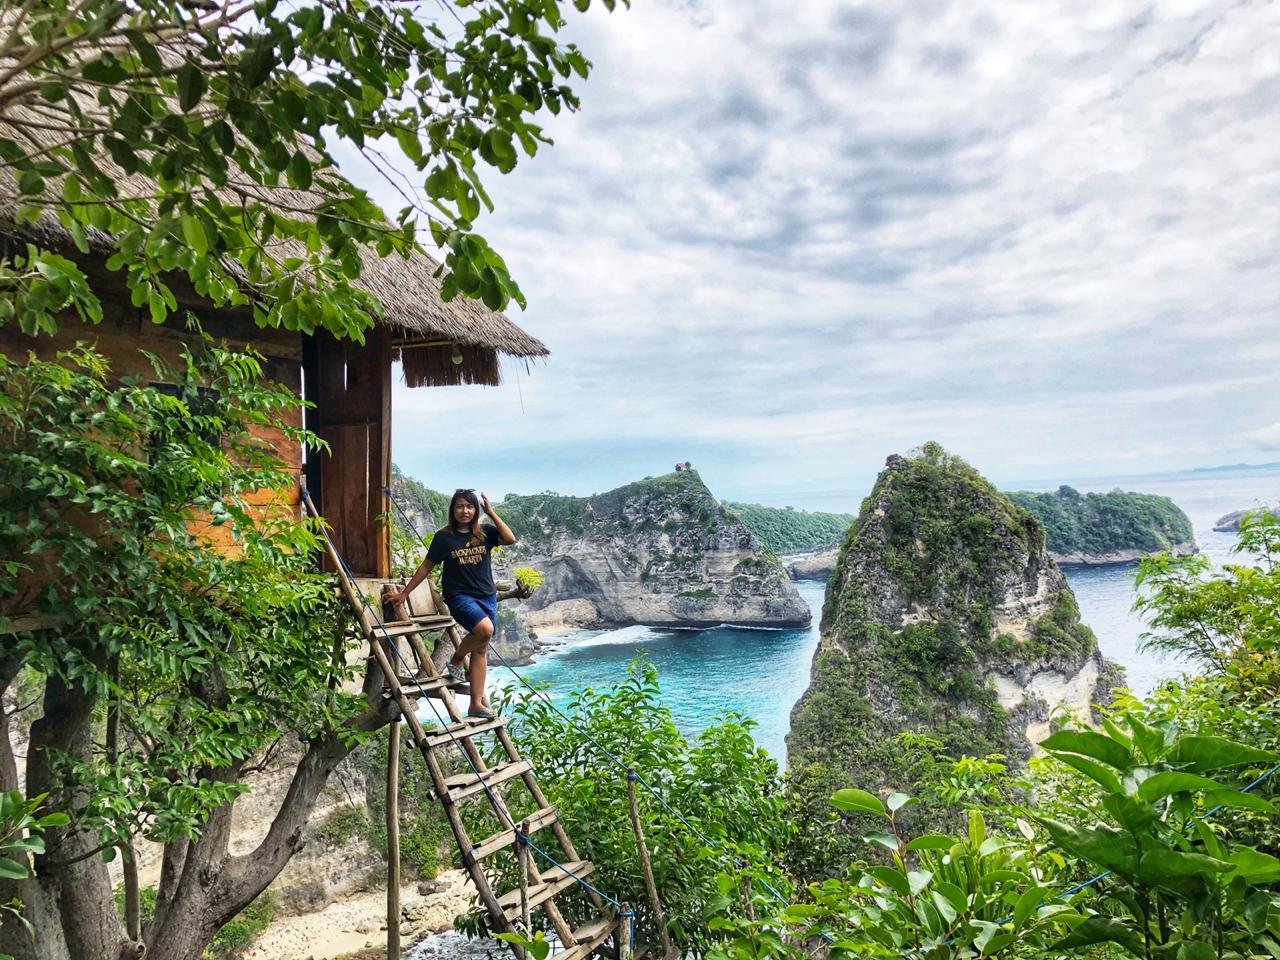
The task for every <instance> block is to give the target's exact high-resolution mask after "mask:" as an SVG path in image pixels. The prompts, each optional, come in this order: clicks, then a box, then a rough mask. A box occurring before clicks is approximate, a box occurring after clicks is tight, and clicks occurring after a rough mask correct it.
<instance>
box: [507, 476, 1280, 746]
mask: <svg viewBox="0 0 1280 960" xmlns="http://www.w3.org/2000/svg"><path fill="white" fill-rule="evenodd" d="M1056 486H1057V485H1056V484H1054V485H1052V486H1050V487H1048V488H1047V489H1053V488H1055V487H1056ZM1072 486H1075V487H1076V488H1077V489H1079V490H1081V491H1084V492H1088V491H1093V490H1099V491H1104V490H1111V489H1113V488H1115V487H1121V488H1122V489H1125V490H1137V491H1141V492H1146V493H1158V494H1161V495H1164V496H1168V497H1172V498H1173V500H1174V502H1175V503H1177V504H1178V506H1180V507H1181V508H1182V509H1183V510H1184V511H1185V512H1186V513H1187V515H1188V516H1189V517H1190V518H1191V522H1192V525H1193V527H1194V529H1195V535H1196V542H1197V543H1198V544H1199V545H1200V547H1201V549H1202V551H1203V552H1204V553H1205V554H1206V555H1207V556H1208V557H1209V559H1210V560H1211V561H1213V562H1214V563H1216V564H1221V563H1223V562H1224V561H1226V560H1228V559H1229V558H1230V556H1231V547H1232V546H1233V545H1234V543H1235V537H1234V535H1232V534H1222V533H1214V532H1213V529H1212V528H1213V522H1214V521H1215V520H1216V519H1217V518H1218V517H1220V516H1222V515H1223V514H1225V513H1229V512H1231V511H1233V510H1239V509H1243V508H1246V507H1250V506H1254V505H1256V504H1257V503H1259V502H1268V503H1272V504H1275V503H1277V502H1280V472H1277V471H1274V470H1268V471H1232V472H1230V473H1221V474H1219V473H1214V474H1191V475H1180V476H1171V477H1157V478H1149V477H1148V478H1144V477H1133V478H1124V477H1119V478H1103V479H1100V480H1096V481H1078V482H1077V481H1073V482H1072ZM1133 576H1134V568H1133V567H1095V568H1075V569H1069V570H1068V571H1067V579H1068V580H1069V582H1070V583H1071V587H1072V589H1073V590H1074V591H1075V595H1076V599H1077V601H1078V602H1079V604H1080V612H1081V617H1082V619H1083V620H1084V622H1085V623H1087V624H1089V626H1091V627H1092V628H1093V630H1094V632H1095V633H1096V634H1097V635H1098V643H1099V646H1100V647H1101V648H1102V652H1103V654H1104V655H1106V656H1107V657H1108V658H1109V659H1112V660H1115V661H1116V662H1118V663H1119V664H1120V665H1121V666H1123V667H1124V668H1125V671H1126V676H1127V680H1128V684H1129V686H1130V688H1132V689H1133V690H1134V691H1135V692H1136V693H1138V694H1145V693H1148V692H1149V691H1150V690H1151V689H1152V688H1153V687H1154V686H1155V685H1156V684H1157V683H1159V682H1160V681H1161V680H1163V679H1165V678H1167V677H1170V676H1176V675H1178V674H1180V673H1182V672H1183V669H1184V667H1183V665H1182V664H1179V663H1177V662H1176V661H1173V660H1170V659H1167V658H1161V657H1158V656H1156V655H1154V654H1152V653H1149V652H1143V651H1141V650H1140V649H1139V646H1140V638H1141V634H1142V633H1143V631H1144V630H1145V625H1144V624H1143V622H1142V620H1141V618H1140V617H1138V616H1137V615H1136V614H1135V613H1133V612H1132V610H1131V607H1132V604H1133V597H1134V594H1133ZM797 587H798V588H799V590H800V595H801V596H802V597H803V598H804V600H805V601H806V602H807V603H808V604H809V606H810V608H811V609H812V610H813V614H814V616H813V624H812V625H811V626H810V627H809V628H807V629H803V630H744V629H740V628H734V627H716V628H713V629H710V630H698V631H689V630H662V629H656V628H653V627H627V628H625V629H622V630H612V631H605V632H599V631H597V632H584V633H580V634H575V635H572V636H569V637H564V638H558V639H557V640H556V642H557V643H559V644H561V645H560V646H558V647H556V648H554V649H551V650H548V651H547V652H545V653H544V654H542V655H540V658H539V660H538V662H537V663H535V664H533V665H532V666H529V667H523V668H521V672H522V673H523V674H524V675H525V676H526V677H527V678H528V679H529V680H531V681H533V682H545V683H549V684H550V685H551V687H552V695H553V696H554V697H559V698H561V699H563V697H564V696H565V694H566V693H567V692H568V691H570V690H572V689H574V688H576V687H582V686H593V687H597V688H604V687H608V686H610V685H611V684H613V683H616V682H617V681H618V679H619V678H620V677H622V676H623V674H624V672H625V670H626V667H627V663H628V662H629V661H630V660H631V659H632V658H633V657H635V656H637V655H638V654H639V653H641V652H644V653H647V654H648V656H649V658H650V659H651V660H652V661H653V663H654V664H655V665H656V666H657V668H658V673H659V680H660V682H661V684H662V690H663V696H664V699H665V702H666V703H667V704H668V706H670V708H671V711H672V713H673V714H674V716H675V719H676V722H677V724H678V725H679V726H680V728H681V730H682V731H683V732H684V733H685V734H686V735H690V736H691V735H694V734H696V733H697V731H698V730H700V729H702V728H703V727H705V726H706V725H707V724H708V723H709V722H710V721H711V720H712V718H713V717H715V716H716V715H717V714H722V713H724V712H725V711H729V710H733V711H737V712H739V713H742V714H745V715H746V716H748V717H751V718H752V719H754V720H755V721H756V722H757V724H758V728H757V730H756V741H757V742H758V743H759V744H760V745H761V746H763V747H764V748H765V749H767V750H768V751H769V752H770V754H772V755H773V756H774V757H776V758H777V759H778V760H779V761H780V762H781V761H783V760H784V758H785V756H786V746H785V738H786V734H787V729H788V727H789V725H790V714H791V708H792V707H793V706H794V705H795V702H796V700H797V699H799V697H800V695H801V694H802V693H803V692H804V690H805V688H806V687H807V686H808V683H809V667H810V663H811V661H812V659H813V651H814V649H815V648H816V646H817V642H818V620H819V619H820V617H821V611H822V599H823V593H824V589H825V585H824V584H821V583H817V582H812V581H802V582H800V583H799V584H797ZM495 671H496V676H497V677H503V676H506V677H507V679H508V680H509V679H510V678H509V675H507V674H506V671H505V670H504V669H503V668H502V667H500V666H497V665H495Z"/></svg>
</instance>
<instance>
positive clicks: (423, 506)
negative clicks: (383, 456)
mask: <svg viewBox="0 0 1280 960" xmlns="http://www.w3.org/2000/svg"><path fill="white" fill-rule="evenodd" d="M391 489H392V491H393V492H394V493H395V495H396V499H397V500H399V501H400V506H401V507H402V508H403V509H404V511H405V513H407V514H409V516H410V517H412V518H413V522H414V523H415V524H416V525H417V527H418V532H419V533H420V534H424V535H425V534H428V533H431V532H433V531H435V530H437V529H439V528H440V527H442V526H444V525H445V523H446V522H448V519H449V518H448V517H447V516H446V514H447V513H448V512H449V495H448V494H447V493H441V492H440V491H439V490H432V489H431V488H430V487H428V486H426V485H425V484H423V483H420V482H419V481H417V480H415V479H413V477H411V476H409V475H408V474H407V473H405V472H404V471H403V470H401V469H400V468H399V467H397V466H396V465H395V464H394V463H393V464H392V465H391ZM419 518H421V519H419ZM392 519H393V521H394V522H395V523H396V524H397V525H399V524H401V523H403V522H404V521H403V519H402V518H401V516H400V513H399V511H397V510H395V509H394V508H392Z"/></svg>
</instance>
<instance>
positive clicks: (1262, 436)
mask: <svg viewBox="0 0 1280 960" xmlns="http://www.w3.org/2000/svg"><path fill="white" fill-rule="evenodd" d="M1247 439H1248V440H1250V441H1251V442H1252V443H1253V444H1254V445H1255V446H1256V447H1258V448H1259V449H1261V450H1280V420H1277V421H1276V422H1275V423H1269V424H1267V425H1266V426H1265V427H1259V428H1258V429H1257V430H1254V431H1253V432H1252V433H1250V434H1248V437H1247Z"/></svg>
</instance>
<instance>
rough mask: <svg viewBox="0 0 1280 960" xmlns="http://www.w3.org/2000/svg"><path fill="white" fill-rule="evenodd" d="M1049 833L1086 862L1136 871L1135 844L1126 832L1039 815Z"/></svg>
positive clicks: (1129, 872)
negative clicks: (1075, 824) (1061, 821)
mask: <svg viewBox="0 0 1280 960" xmlns="http://www.w3.org/2000/svg"><path fill="white" fill-rule="evenodd" d="M1037 820H1038V822H1039V823H1040V824H1041V826H1043V827H1044V828H1045V830H1046V831H1048V833H1049V836H1050V837H1051V838H1052V839H1053V842H1054V843H1056V844H1057V845H1058V846H1059V847H1061V848H1062V849H1063V850H1065V851H1066V852H1067V853H1069V854H1071V855H1073V856H1076V857H1079V858H1080V859H1081V860H1086V861H1088V862H1089V863H1091V864H1093V865H1095V866H1099V867H1103V868H1105V869H1107V870H1112V871H1114V872H1115V873H1118V874H1120V875H1121V876H1122V877H1128V878H1132V877H1133V876H1134V875H1136V874H1137V872H1138V848H1137V847H1136V846H1135V844H1134V842H1133V838H1132V837H1130V836H1129V835H1128V834H1127V833H1122V832H1120V831H1119V830H1114V829H1112V828H1111V827H1108V826H1103V825H1099V826H1096V827H1075V826H1068V825H1067V824H1065V823H1060V822H1058V821H1057V820H1051V819H1049V818H1047V817H1038V818H1037Z"/></svg>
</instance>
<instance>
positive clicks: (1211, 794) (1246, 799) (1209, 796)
mask: <svg viewBox="0 0 1280 960" xmlns="http://www.w3.org/2000/svg"><path fill="white" fill-rule="evenodd" d="M1204 802H1205V806H1207V807H1210V808H1213V807H1231V808H1233V809H1236V810H1256V811H1257V812H1258V813H1270V814H1275V813H1277V812H1280V811H1277V809H1276V805H1275V804H1274V803H1272V802H1271V801H1270V800H1268V799H1267V798H1266V797H1260V796H1258V795H1257V794H1256V793H1244V792H1243V791H1240V790H1210V791H1208V792H1206V793H1205V795H1204Z"/></svg>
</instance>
